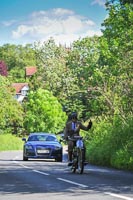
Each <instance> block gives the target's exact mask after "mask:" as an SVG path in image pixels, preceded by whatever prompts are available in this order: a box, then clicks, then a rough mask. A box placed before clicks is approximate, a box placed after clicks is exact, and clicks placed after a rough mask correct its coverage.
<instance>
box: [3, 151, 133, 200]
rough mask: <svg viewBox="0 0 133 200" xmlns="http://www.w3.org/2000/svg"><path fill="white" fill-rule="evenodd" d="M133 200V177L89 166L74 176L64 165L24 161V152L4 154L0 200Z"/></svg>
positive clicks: (128, 174) (112, 170)
mask: <svg viewBox="0 0 133 200" xmlns="http://www.w3.org/2000/svg"><path fill="white" fill-rule="evenodd" d="M7 199H8V200H26V199H27V200H63V199H64V200H88V199H89V200H122V199H125V200H133V173H131V172H124V171H120V170H114V169H108V168H102V167H98V166H92V165H89V164H88V165H86V166H85V171H84V174H78V173H76V174H73V173H72V172H71V170H70V167H68V166H67V161H66V152H65V151H64V159H63V162H62V163H58V162H54V161H48V160H47V161H46V160H45V161H44V160H29V161H22V151H10V152H9V151H7V152H0V200H7Z"/></svg>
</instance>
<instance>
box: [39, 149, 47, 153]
mask: <svg viewBox="0 0 133 200" xmlns="http://www.w3.org/2000/svg"><path fill="white" fill-rule="evenodd" d="M37 153H49V150H47V149H41V150H37Z"/></svg>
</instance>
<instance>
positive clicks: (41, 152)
mask: <svg viewBox="0 0 133 200" xmlns="http://www.w3.org/2000/svg"><path fill="white" fill-rule="evenodd" d="M22 140H23V141H24V142H25V143H24V146H23V160H24V161H27V160H28V159H29V158H32V159H54V160H55V161H56V162H62V156H63V147H62V145H61V143H60V142H59V141H58V139H57V136H56V135H55V134H50V133H40V132H39V133H31V134H30V135H29V137H28V139H27V140H26V138H22Z"/></svg>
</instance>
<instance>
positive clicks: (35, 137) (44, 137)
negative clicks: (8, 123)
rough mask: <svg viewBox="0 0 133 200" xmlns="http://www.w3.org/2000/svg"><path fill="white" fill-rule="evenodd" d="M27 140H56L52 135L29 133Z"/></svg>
mask: <svg viewBox="0 0 133 200" xmlns="http://www.w3.org/2000/svg"><path fill="white" fill-rule="evenodd" d="M28 141H57V138H56V137H55V136H52V135H31V136H29V138H28Z"/></svg>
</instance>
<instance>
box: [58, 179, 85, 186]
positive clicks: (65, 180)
mask: <svg viewBox="0 0 133 200" xmlns="http://www.w3.org/2000/svg"><path fill="white" fill-rule="evenodd" d="M57 179H58V180H60V181H64V182H67V183H71V184H74V185H78V186H80V187H84V188H85V187H88V186H87V185H83V184H80V183H76V182H73V181H69V180H67V179H63V178H57Z"/></svg>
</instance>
